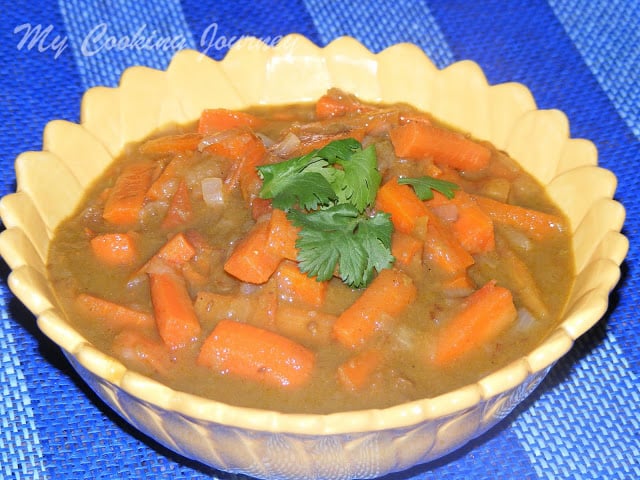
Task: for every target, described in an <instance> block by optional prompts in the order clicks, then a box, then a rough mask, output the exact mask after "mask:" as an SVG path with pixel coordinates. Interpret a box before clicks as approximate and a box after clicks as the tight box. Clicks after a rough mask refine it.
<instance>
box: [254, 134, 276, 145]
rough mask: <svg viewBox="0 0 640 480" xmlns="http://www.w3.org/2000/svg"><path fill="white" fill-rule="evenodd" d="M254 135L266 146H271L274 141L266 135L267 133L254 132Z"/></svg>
mask: <svg viewBox="0 0 640 480" xmlns="http://www.w3.org/2000/svg"><path fill="white" fill-rule="evenodd" d="M256 137H258V138H259V139H260V140H262V143H263V144H264V146H265V147H267V148H269V147H271V146H272V145H273V144H274V143H275V142H274V141H273V139H272V138H271V137H269V136H267V135H265V134H264V133H261V132H256Z"/></svg>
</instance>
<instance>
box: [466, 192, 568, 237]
mask: <svg viewBox="0 0 640 480" xmlns="http://www.w3.org/2000/svg"><path fill="white" fill-rule="evenodd" d="M473 198H474V199H475V200H476V202H477V203H478V205H479V206H480V208H481V209H482V210H484V211H485V212H486V213H487V214H488V215H489V217H491V219H493V221H494V222H496V223H501V224H503V225H507V226H510V227H514V228H517V229H518V230H520V231H522V232H524V233H526V234H528V235H530V236H531V237H533V238H535V239H537V240H543V239H545V238H549V236H552V235H554V234H557V233H558V232H562V231H563V230H564V229H565V228H566V226H565V222H564V220H563V219H562V218H561V217H559V216H557V215H553V214H550V213H544V212H539V211H537V210H532V209H530V208H524V207H519V206H517V205H511V204H508V203H503V202H499V201H497V200H493V199H491V198H488V197H483V196H480V195H476V196H474V197H473Z"/></svg>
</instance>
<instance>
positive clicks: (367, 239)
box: [258, 138, 394, 288]
mask: <svg viewBox="0 0 640 480" xmlns="http://www.w3.org/2000/svg"><path fill="white" fill-rule="evenodd" d="M258 174H259V175H260V177H261V178H262V180H263V186H262V189H261V191H260V197H262V198H271V199H272V202H273V206H274V207H276V208H280V209H282V210H285V211H286V212H287V217H288V218H289V220H291V222H292V223H293V224H294V225H296V226H297V227H300V233H299V234H298V240H297V242H296V247H298V252H299V253H298V262H299V266H300V270H301V271H303V272H305V273H307V274H308V275H309V276H312V277H313V276H315V277H316V278H317V279H318V280H319V281H323V280H328V279H330V278H331V277H332V276H333V275H334V273H337V274H338V275H340V278H341V279H342V281H343V282H345V283H346V284H348V285H349V286H351V287H355V288H361V287H365V286H366V285H367V284H368V283H369V282H370V281H371V280H372V279H373V277H374V276H375V271H380V270H383V269H385V268H389V267H391V265H392V264H393V262H394V258H393V255H391V233H392V232H393V225H392V223H391V217H390V216H389V215H387V214H385V213H376V214H374V215H369V214H368V213H367V208H368V207H370V206H371V205H372V204H373V202H374V201H375V198H376V192H377V191H378V187H379V186H380V181H381V175H380V172H378V169H377V158H376V154H375V148H374V147H373V146H372V145H371V146H369V147H368V148H366V149H362V145H361V144H360V142H358V141H357V140H354V139H352V138H349V139H344V140H336V141H334V142H331V143H329V144H328V145H327V146H325V147H323V148H321V149H319V150H316V151H313V152H311V153H309V154H307V155H303V156H301V157H296V158H292V159H290V160H286V161H283V162H280V163H276V164H271V165H263V166H260V167H258Z"/></svg>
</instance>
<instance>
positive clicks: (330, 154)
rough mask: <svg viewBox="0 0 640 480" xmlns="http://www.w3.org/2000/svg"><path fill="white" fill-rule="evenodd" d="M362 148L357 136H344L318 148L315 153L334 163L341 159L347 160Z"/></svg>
mask: <svg viewBox="0 0 640 480" xmlns="http://www.w3.org/2000/svg"><path fill="white" fill-rule="evenodd" d="M361 149H362V145H360V142H359V141H357V140H356V139H355V138H343V139H341V140H334V141H333V142H329V143H327V144H326V145H325V146H324V147H322V148H321V149H319V150H317V151H316V153H315V155H316V156H318V157H320V158H324V159H325V160H327V161H328V162H329V163H330V164H334V163H336V162H338V161H340V160H347V159H349V157H350V156H351V155H352V154H353V153H355V152H357V151H358V150H361Z"/></svg>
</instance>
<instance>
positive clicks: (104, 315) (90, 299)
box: [75, 293, 154, 330]
mask: <svg viewBox="0 0 640 480" xmlns="http://www.w3.org/2000/svg"><path fill="white" fill-rule="evenodd" d="M75 306H76V308H77V310H78V312H80V313H81V314H82V315H86V316H87V317H89V318H91V319H92V320H94V321H96V322H100V323H105V324H107V325H109V326H110V327H111V328H114V329H117V330H119V329H121V328H124V327H132V328H149V327H153V326H154V323H153V315H151V314H150V313H148V312H143V311H141V310H135V309H133V308H129V307H126V306H124V305H121V304H119V303H115V302H112V301H110V300H106V299H104V298H100V297H96V296H94V295H91V294H88V293H80V294H79V295H78V296H77V297H76V298H75Z"/></svg>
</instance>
